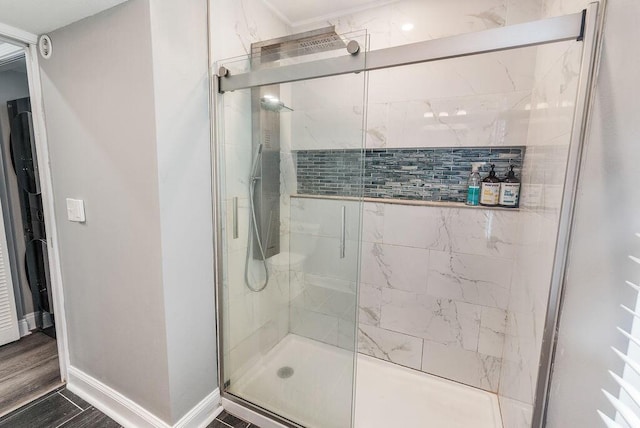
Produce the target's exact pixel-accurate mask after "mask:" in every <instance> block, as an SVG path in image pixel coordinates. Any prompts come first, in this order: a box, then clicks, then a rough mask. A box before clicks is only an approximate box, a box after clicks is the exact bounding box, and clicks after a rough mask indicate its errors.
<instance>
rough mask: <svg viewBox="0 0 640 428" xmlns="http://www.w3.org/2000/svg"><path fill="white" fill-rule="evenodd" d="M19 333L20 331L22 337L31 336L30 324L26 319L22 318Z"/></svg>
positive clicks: (19, 321) (19, 323)
mask: <svg viewBox="0 0 640 428" xmlns="http://www.w3.org/2000/svg"><path fill="white" fill-rule="evenodd" d="M18 331H20V337H25V336H29V335H30V334H31V330H30V329H29V323H28V322H27V320H26V319H24V318H22V319H21V320H18Z"/></svg>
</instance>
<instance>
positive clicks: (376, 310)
mask: <svg viewBox="0 0 640 428" xmlns="http://www.w3.org/2000/svg"><path fill="white" fill-rule="evenodd" d="M381 304H382V288H381V287H378V286H375V285H371V284H367V283H364V282H362V283H360V299H359V301H358V312H359V318H358V320H359V322H360V324H367V325H374V326H380V310H381V309H380V308H381Z"/></svg>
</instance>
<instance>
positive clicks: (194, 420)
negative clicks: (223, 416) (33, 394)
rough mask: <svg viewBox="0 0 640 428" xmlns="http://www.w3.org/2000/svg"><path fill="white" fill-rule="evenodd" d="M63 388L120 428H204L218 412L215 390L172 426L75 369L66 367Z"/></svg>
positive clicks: (218, 395)
mask: <svg viewBox="0 0 640 428" xmlns="http://www.w3.org/2000/svg"><path fill="white" fill-rule="evenodd" d="M67 388H68V389H69V391H71V392H73V393H75V394H76V395H78V396H79V397H80V398H83V399H84V400H86V401H87V402H88V403H90V404H91V405H93V406H94V407H95V408H97V409H98V410H100V411H101V412H102V413H104V414H105V415H107V416H109V417H110V418H111V419H113V420H114V421H116V422H117V423H119V424H120V425H123V426H124V427H136V428H147V427H148V428H196V427H197V428H204V427H206V426H207V425H208V424H209V423H211V421H213V420H214V419H215V417H216V416H217V415H218V414H220V412H222V406H221V405H220V390H219V389H218V388H216V389H215V390H214V391H213V392H212V393H210V394H209V395H207V396H206V397H205V398H204V399H203V400H202V401H201V402H199V403H198V404H196V406H195V407H193V409H191V410H190V411H189V412H187V414H186V415H184V416H183V417H182V418H181V419H180V420H179V421H178V422H176V424H175V425H173V426H171V425H169V424H167V423H166V422H164V421H163V420H162V419H160V418H158V417H157V416H155V415H154V414H153V413H151V412H150V411H148V410H147V409H145V408H144V407H142V406H140V405H139V404H137V403H135V402H134V401H132V400H130V399H129V398H127V397H125V396H124V395H122V394H121V393H119V392H118V391H116V390H115V389H113V388H111V387H110V386H107V385H105V384H104V383H102V382H100V381H99V380H97V379H95V378H94V377H92V376H90V375H88V374H86V373H85V372H83V371H82V370H80V369H78V368H76V367H73V366H71V367H69V371H68V383H67Z"/></svg>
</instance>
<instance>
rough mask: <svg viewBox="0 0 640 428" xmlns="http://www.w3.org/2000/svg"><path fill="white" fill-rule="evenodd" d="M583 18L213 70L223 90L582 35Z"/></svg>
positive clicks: (581, 15) (580, 15)
mask: <svg viewBox="0 0 640 428" xmlns="http://www.w3.org/2000/svg"><path fill="white" fill-rule="evenodd" d="M583 20H584V13H583V12H582V13H574V14H571V15H564V16H559V17H555V18H547V19H542V20H538V21H532V22H526V23H524V24H516V25H509V26H506V27H499V28H492V29H490V30H484V31H478V32H473V33H466V34H459V35H456V36H451V37H443V38H440V39H434V40H427V41H424V42H417V43H411V44H407V45H402V46H397V47H391V48H385V49H379V50H375V51H371V52H367V53H360V54H359V53H356V54H353V55H344V56H340V57H336V58H329V59H323V60H317V61H310V62H307V63H301V64H293V65H283V66H281V67H276V68H270V69H262V70H255V71H250V72H247V73H242V74H238V75H234V74H233V73H231V72H229V70H228V69H227V68H224V72H223V73H220V74H219V75H218V80H219V85H218V87H219V91H220V93H224V92H227V91H234V90H237V89H246V88H253V87H257V86H264V85H274V84H280V83H286V82H296V81H300V80H308V79H317V78H320V77H328V76H337V75H341V74H348V73H356V72H361V71H370V70H380V69H383V68H390V67H400V66H403V65H410V64H419V63H422V62H429V61H439V60H443V59H450V58H459V57H464V56H471V55H480V54H484V53H489V52H498V51H503V50H509V49H518V48H523V47H528V46H537V45H542V44H547V43H555V42H562V41H566V40H581V39H582V37H583V31H584V28H583V27H584V21H583Z"/></svg>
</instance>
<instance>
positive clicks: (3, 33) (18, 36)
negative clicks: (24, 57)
mask: <svg viewBox="0 0 640 428" xmlns="http://www.w3.org/2000/svg"><path fill="white" fill-rule="evenodd" d="M0 37H2V38H6V39H11V40H15V41H17V42H21V43H27V44H30V45H34V44H36V43H37V42H38V36H37V35H36V34H33V33H29V32H28V31H24V30H21V29H19V28H16V27H12V26H10V25H7V24H3V23H1V22H0Z"/></svg>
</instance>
